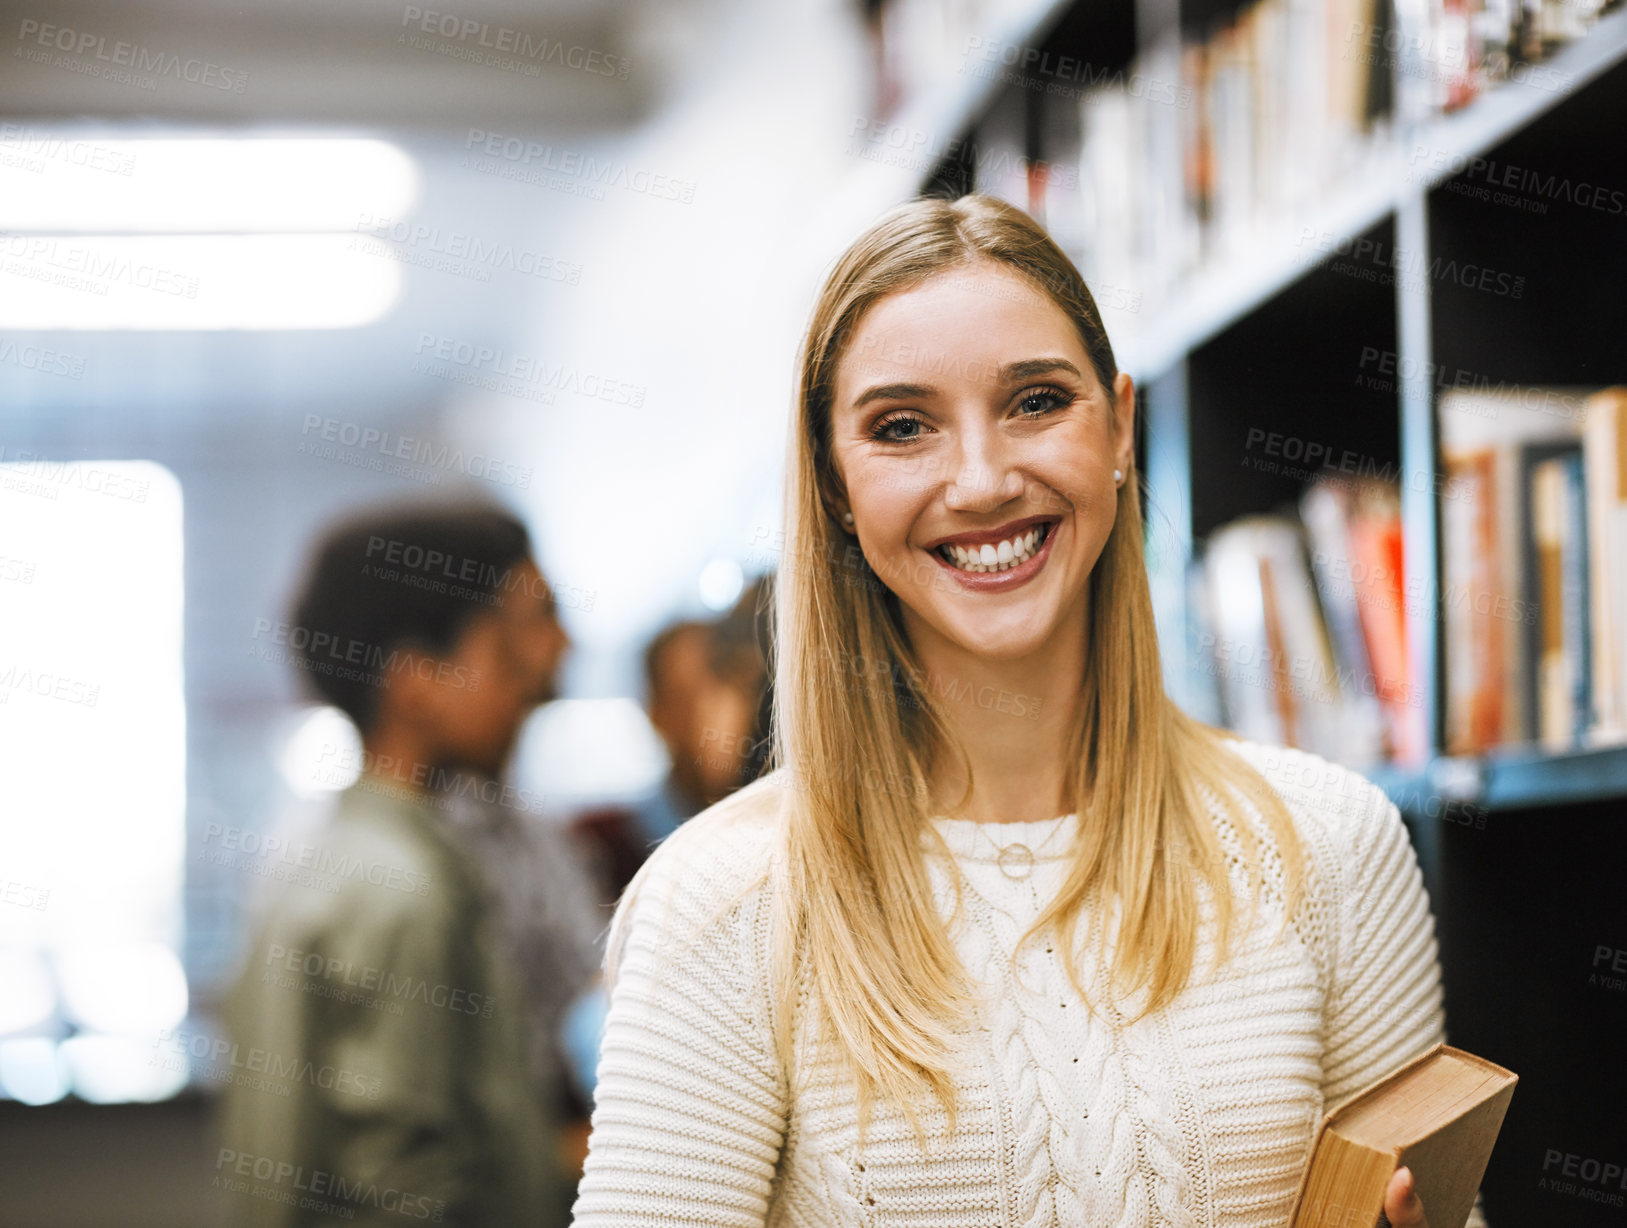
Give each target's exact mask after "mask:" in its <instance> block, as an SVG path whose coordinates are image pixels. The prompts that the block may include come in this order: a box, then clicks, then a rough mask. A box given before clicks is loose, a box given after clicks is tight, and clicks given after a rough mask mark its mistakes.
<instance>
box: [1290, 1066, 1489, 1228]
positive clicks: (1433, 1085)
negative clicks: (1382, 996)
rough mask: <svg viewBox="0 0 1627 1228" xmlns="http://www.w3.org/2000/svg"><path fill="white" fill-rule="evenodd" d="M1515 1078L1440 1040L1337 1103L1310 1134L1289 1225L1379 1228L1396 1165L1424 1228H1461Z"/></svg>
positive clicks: (1300, 1227)
mask: <svg viewBox="0 0 1627 1228" xmlns="http://www.w3.org/2000/svg"><path fill="white" fill-rule="evenodd" d="M1518 1081H1519V1079H1518V1076H1516V1075H1515V1074H1514V1073H1513V1072H1512V1071H1509V1070H1505V1069H1504V1068H1503V1067H1501V1066H1499V1065H1497V1064H1496V1063H1494V1062H1488V1061H1487V1060H1486V1059H1485V1058H1481V1057H1476V1056H1475V1055H1474V1054H1472V1053H1466V1052H1464V1051H1463V1050H1462V1049H1454V1048H1453V1047H1452V1046H1450V1045H1444V1044H1442V1045H1436V1046H1435V1047H1434V1048H1433V1049H1431V1050H1429V1051H1428V1052H1427V1053H1424V1054H1422V1055H1420V1056H1419V1057H1416V1058H1414V1059H1413V1060H1412V1061H1410V1062H1407V1063H1406V1064H1405V1065H1403V1066H1401V1067H1400V1068H1399V1069H1398V1070H1396V1071H1394V1072H1392V1073H1391V1074H1389V1075H1386V1076H1385V1077H1384V1078H1382V1079H1379V1080H1378V1081H1377V1082H1375V1083H1373V1084H1370V1085H1369V1086H1368V1087H1366V1088H1363V1089H1362V1090H1361V1091H1359V1092H1357V1093H1356V1094H1355V1095H1353V1096H1351V1097H1349V1098H1347V1099H1345V1100H1343V1101H1341V1102H1340V1103H1339V1104H1337V1105H1336V1106H1334V1107H1333V1108H1332V1109H1330V1110H1329V1111H1328V1112H1327V1113H1326V1114H1325V1115H1324V1116H1323V1118H1322V1123H1321V1125H1320V1127H1319V1128H1318V1129H1317V1133H1316V1139H1315V1142H1314V1143H1313V1144H1312V1147H1311V1155H1310V1158H1309V1159H1308V1161H1307V1162H1306V1165H1305V1171H1304V1173H1303V1175H1302V1176H1301V1178H1300V1186H1299V1195H1298V1198H1297V1200H1296V1202H1295V1206H1294V1214H1293V1218H1292V1220H1291V1221H1290V1224H1291V1228H1321V1226H1322V1225H1327V1224H1361V1225H1364V1226H1365V1225H1371V1224H1376V1223H1379V1222H1380V1219H1379V1215H1380V1213H1381V1212H1382V1211H1383V1209H1384V1191H1385V1189H1386V1188H1387V1187H1388V1186H1389V1183H1390V1178H1391V1176H1392V1175H1393V1174H1394V1173H1395V1171H1396V1169H1398V1168H1401V1167H1403V1166H1405V1167H1406V1168H1408V1169H1410V1170H1411V1171H1412V1177H1413V1182H1414V1185H1415V1188H1416V1190H1417V1192H1418V1198H1419V1201H1420V1202H1421V1203H1422V1204H1423V1207H1424V1214H1425V1215H1426V1216H1428V1217H1429V1222H1430V1224H1431V1226H1432V1228H1462V1226H1463V1224H1464V1223H1466V1222H1467V1220H1468V1218H1469V1213H1470V1211H1471V1210H1472V1209H1473V1207H1474V1200H1475V1194H1476V1192H1477V1191H1478V1190H1479V1188H1480V1181H1481V1178H1483V1177H1484V1176H1485V1173H1486V1164H1487V1163H1488V1162H1489V1161H1490V1159H1491V1152H1492V1147H1493V1146H1494V1145H1495V1144H1496V1142H1497V1134H1498V1132H1499V1131H1500V1130H1501V1129H1502V1125H1503V1118H1504V1116H1505V1115H1506V1114H1507V1112H1508V1105H1509V1101H1510V1100H1512V1099H1513V1097H1514V1086H1515V1084H1516V1083H1517V1082H1518Z"/></svg>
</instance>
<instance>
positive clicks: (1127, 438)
mask: <svg viewBox="0 0 1627 1228" xmlns="http://www.w3.org/2000/svg"><path fill="white" fill-rule="evenodd" d="M1135 451H1136V388H1135V382H1134V381H1133V380H1132V379H1131V378H1130V377H1129V375H1127V374H1126V373H1125V372H1123V371H1120V372H1119V373H1118V374H1117V375H1115V376H1114V377H1113V463H1114V464H1115V465H1117V466H1118V467H1119V468H1120V469H1122V470H1123V471H1124V472H1125V473H1129V472H1130V462H1131V461H1133V460H1134V459H1135Z"/></svg>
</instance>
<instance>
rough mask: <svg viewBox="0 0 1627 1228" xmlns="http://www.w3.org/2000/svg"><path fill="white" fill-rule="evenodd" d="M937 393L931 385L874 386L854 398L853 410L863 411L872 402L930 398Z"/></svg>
mask: <svg viewBox="0 0 1627 1228" xmlns="http://www.w3.org/2000/svg"><path fill="white" fill-rule="evenodd" d="M936 392H937V389H936V388H933V387H932V386H931V385H930V384H874V385H872V386H871V387H869V388H866V389H865V390H864V391H863V392H861V393H859V395H858V396H856V397H854V398H853V408H854V409H863V408H864V407H865V406H866V405H868V404H870V402H871V401H893V400H906V399H909V398H912V397H930V396H932V395H934V394H935V393H936Z"/></svg>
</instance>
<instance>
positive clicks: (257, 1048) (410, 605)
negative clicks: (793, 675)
mask: <svg viewBox="0 0 1627 1228" xmlns="http://www.w3.org/2000/svg"><path fill="white" fill-rule="evenodd" d="M530 554H531V551H530V543H529V538H528V535H527V533H526V531H525V529H524V527H523V526H522V525H521V524H520V523H519V522H518V521H516V520H514V519H513V518H512V517H509V516H507V515H506V514H505V513H502V512H499V511H495V510H488V509H482V508H473V509H452V510H428V511H395V512H388V513H381V514H375V515H373V516H370V517H366V518H362V519H358V520H355V521H352V522H350V523H347V524H345V525H342V526H340V527H339V528H337V529H336V530H334V531H333V532H332V533H330V534H329V536H328V537H327V539H326V541H325V542H324V543H323V545H322V546H321V547H320V549H319V550H318V553H317V556H316V559H315V562H314V566H313V568H312V572H311V574H310V576H309V578H308V580H307V582H306V584H305V588H304V592H303V595H302V596H301V598H300V600H299V602H298V605H297V609H296V612H295V614H294V615H293V620H294V621H293V623H292V625H289V626H285V627H283V628H279V629H278V633H280V636H281V638H282V639H283V640H285V641H286V643H287V644H288V645H289V647H290V648H291V649H292V653H291V655H292V656H293V658H294V661H295V663H296V664H297V665H299V666H300V667H301V668H302V670H304V671H305V673H306V674H307V675H308V677H309V678H310V680H311V681H312V682H313V683H314V685H315V688H316V690H317V691H318V692H319V693H320V694H321V695H322V696H323V697H324V698H326V699H327V700H328V701H329V702H331V703H333V704H335V705H336V706H338V707H339V708H341V709H342V710H343V711H345V712H346V713H347V714H348V715H349V716H350V718H351V719H352V721H354V722H355V724H356V726H357V728H358V729H359V730H360V731H361V734H362V750H361V752H360V755H359V756H355V755H351V756H350V757H351V758H352V759H356V758H359V762H355V763H351V764H345V763H342V762H338V760H340V759H342V758H344V755H343V753H342V752H340V751H339V750H338V749H337V748H334V752H333V753H334V756H335V760H336V761H335V764H334V766H335V767H336V768H344V767H347V766H348V767H352V768H356V769H359V772H360V774H359V777H358V779H357V780H356V782H355V783H354V784H352V785H351V786H350V787H349V788H348V789H346V790H345V792H344V793H343V794H342V795H341V796H340V798H339V801H338V805H337V807H336V809H335V812H334V814H333V816H332V818H331V820H330V821H329V822H328V823H327V824H326V826H325V827H324V828H323V829H322V831H321V832H320V833H319V834H318V835H316V836H314V837H311V838H310V839H309V841H308V842H307V843H305V844H302V845H300V846H299V847H297V848H295V847H289V848H285V849H282V850H280V851H279V855H278V860H279V861H280V862H281V863H282V864H281V865H280V866H279V867H278V869H279V874H278V877H279V878H280V879H282V880H283V881H282V883H281V885H280V889H279V894H278V895H277V897H276V898H275V900H274V901H273V902H272V903H271V905H270V907H269V908H268V910H267V913H266V916H265V919H264V922H263V924H262V925H261V926H260V928H259V932H258V934H257V936H256V937H255V938H254V940H253V941H252V942H251V944H250V946H249V950H248V954H247V957H246V959H245V962H244V965H243V969H242V972H241V974H240V976H239V978H238V980H237V982H236V984H235V985H234V986H233V988H232V990H231V992H230V994H229V995H228V999H227V1002H226V1004H225V1008H224V1012H223V1013H224V1016H225V1022H226V1024H227V1028H228V1030H229V1032H230V1034H231V1039H232V1041H233V1043H234V1045H235V1046H236V1050H235V1051H236V1053H237V1054H238V1055H239V1056H240V1057H241V1058H242V1060H241V1062H239V1063H238V1064H239V1065H240V1066H241V1068H242V1069H243V1070H244V1071H245V1074H244V1075H243V1076H242V1077H237V1078H234V1079H233V1080H232V1082H231V1083H229V1084H228V1085H227V1088H226V1091H225V1095H224V1103H223V1107H222V1114H221V1120H220V1140H219V1148H218V1151H217V1153H216V1157H215V1173H214V1179H215V1181H216V1182H217V1184H218V1185H219V1186H220V1188H221V1189H222V1190H223V1191H225V1194H226V1200H227V1205H229V1206H230V1207H231V1208H232V1211H233V1217H234V1220H235V1222H237V1223H239V1224H242V1225H247V1226H252V1228H293V1226H295V1225H310V1224H332V1223H333V1222H334V1221H335V1220H344V1221H348V1222H351V1223H356V1224H368V1225H373V1224H378V1225H383V1224H390V1225H401V1224H407V1223H411V1222H414V1221H417V1222H427V1223H437V1224H455V1225H479V1226H481V1228H487V1226H490V1228H505V1226H507V1225H520V1224H525V1225H528V1226H544V1225H552V1224H562V1223H564V1222H565V1220H566V1218H567V1216H568V1207H569V1202H570V1198H571V1189H570V1180H569V1178H568V1176H567V1174H566V1173H565V1172H564V1171H563V1170H562V1168H561V1165H560V1163H559V1154H560V1149H559V1143H558V1123H557V1121H555V1120H554V1119H553V1106H552V1105H550V1104H548V1103H546V1102H545V1101H544V1099H543V1098H542V1097H541V1096H539V1094H538V1086H537V1084H536V1082H535V1080H533V1079H531V1078H530V1077H528V1071H529V1068H530V1057H529V1053H528V1050H529V1047H530V1042H531V1038H530V1037H529V1034H528V1019H527V1010H526V1004H525V1000H524V999H525V994H524V992H523V989H522V986H521V984H520V982H519V979H518V974H517V973H516V971H515V970H514V968H513V967H512V966H511V963H510V953H509V951H508V950H507V948H506V946H505V942H504V933H503V929H502V919H501V917H500V916H499V915H498V908H497V906H496V905H495V904H494V902H493V900H494V896H493V892H492V890H491V884H489V883H488V882H487V880H486V877H485V876H484V874H483V871H482V869H481V865H480V862H479V860H478V858H477V857H476V856H475V854H474V852H473V851H472V850H471V849H470V848H469V847H468V846H467V844H466V843H465V842H464V841H462V840H461V839H459V837H458V834H457V831H456V829H455V827H454V826H453V824H452V823H451V822H450V821H449V819H448V815H447V811H446V807H447V804H448V799H449V798H450V797H454V796H456V795H457V794H458V793H459V792H460V791H466V790H467V789H469V788H481V789H487V790H489V789H492V788H494V787H496V786H494V785H493V783H492V782H494V781H495V780H496V779H497V778H498V776H499V774H500V772H501V769H502V766H503V764H504V762H505V761H506V759H507V758H508V755H509V753H510V751H511V750H512V748H513V744H514V741H515V738H516V737H517V735H518V731H519V728H520V725H521V722H522V721H523V720H524V718H525V716H526V714H527V713H528V712H529V711H530V710H531V709H532V708H533V707H534V706H535V705H536V703H537V702H539V701H540V700H542V699H544V698H546V697H548V695H550V694H551V690H552V678H553V673H554V669H555V666H556V665H557V662H558V660H559V657H560V655H561V654H562V653H563V651H564V649H565V646H566V644H567V643H568V641H567V640H566V637H565V634H564V632H563V630H562V629H561V628H560V626H559V623H558V621H557V619H556V617H555V614H554V607H553V602H552V598H551V595H550V594H549V592H548V590H547V586H546V584H545V583H544V582H543V581H542V576H541V573H540V571H538V569H537V567H536V565H535V563H533V562H532V561H531V557H530ZM244 1055H246V1056H244ZM256 1069H258V1071H259V1073H258V1074H249V1073H247V1072H253V1071H256Z"/></svg>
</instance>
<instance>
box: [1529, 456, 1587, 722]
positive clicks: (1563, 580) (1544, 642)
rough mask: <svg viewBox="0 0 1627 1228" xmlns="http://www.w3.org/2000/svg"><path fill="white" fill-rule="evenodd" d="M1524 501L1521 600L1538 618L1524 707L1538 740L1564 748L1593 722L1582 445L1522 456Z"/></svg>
mask: <svg viewBox="0 0 1627 1228" xmlns="http://www.w3.org/2000/svg"><path fill="white" fill-rule="evenodd" d="M1521 463H1522V465H1523V466H1524V470H1525V480H1524V487H1523V493H1524V495H1525V498H1526V503H1525V507H1526V512H1525V521H1526V523H1527V524H1529V526H1530V532H1529V533H1528V534H1527V535H1526V542H1525V546H1526V573H1525V583H1526V601H1527V602H1528V603H1530V604H1532V605H1534V606H1535V607H1536V610H1537V620H1536V624H1535V626H1533V627H1530V628H1528V634H1527V636H1526V652H1527V659H1528V660H1529V661H1530V662H1531V666H1532V668H1531V671H1530V675H1529V678H1528V680H1527V687H1526V707H1527V709H1528V710H1529V711H1530V712H1532V713H1533V714H1534V715H1535V722H1536V729H1535V733H1536V740H1537V741H1538V742H1540V743H1541V744H1542V745H1543V746H1544V747H1545V748H1546V749H1548V750H1567V749H1569V748H1570V747H1571V746H1574V745H1576V744H1577V743H1578V742H1580V740H1581V738H1582V736H1583V735H1584V734H1585V733H1586V731H1587V729H1588V726H1589V725H1590V724H1591V723H1592V722H1591V718H1592V696H1591V690H1592V676H1591V672H1590V671H1591V664H1590V662H1589V660H1588V655H1589V654H1588V623H1589V615H1588V609H1587V602H1588V596H1587V588H1588V577H1587V570H1588V569H1587V561H1586V549H1587V543H1586V535H1587V521H1586V518H1585V515H1584V510H1583V509H1584V495H1583V492H1582V449H1581V447H1580V445H1559V446H1557V447H1555V446H1553V445H1537V446H1535V447H1528V448H1526V449H1525V450H1524V452H1523V453H1522V456H1521Z"/></svg>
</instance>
